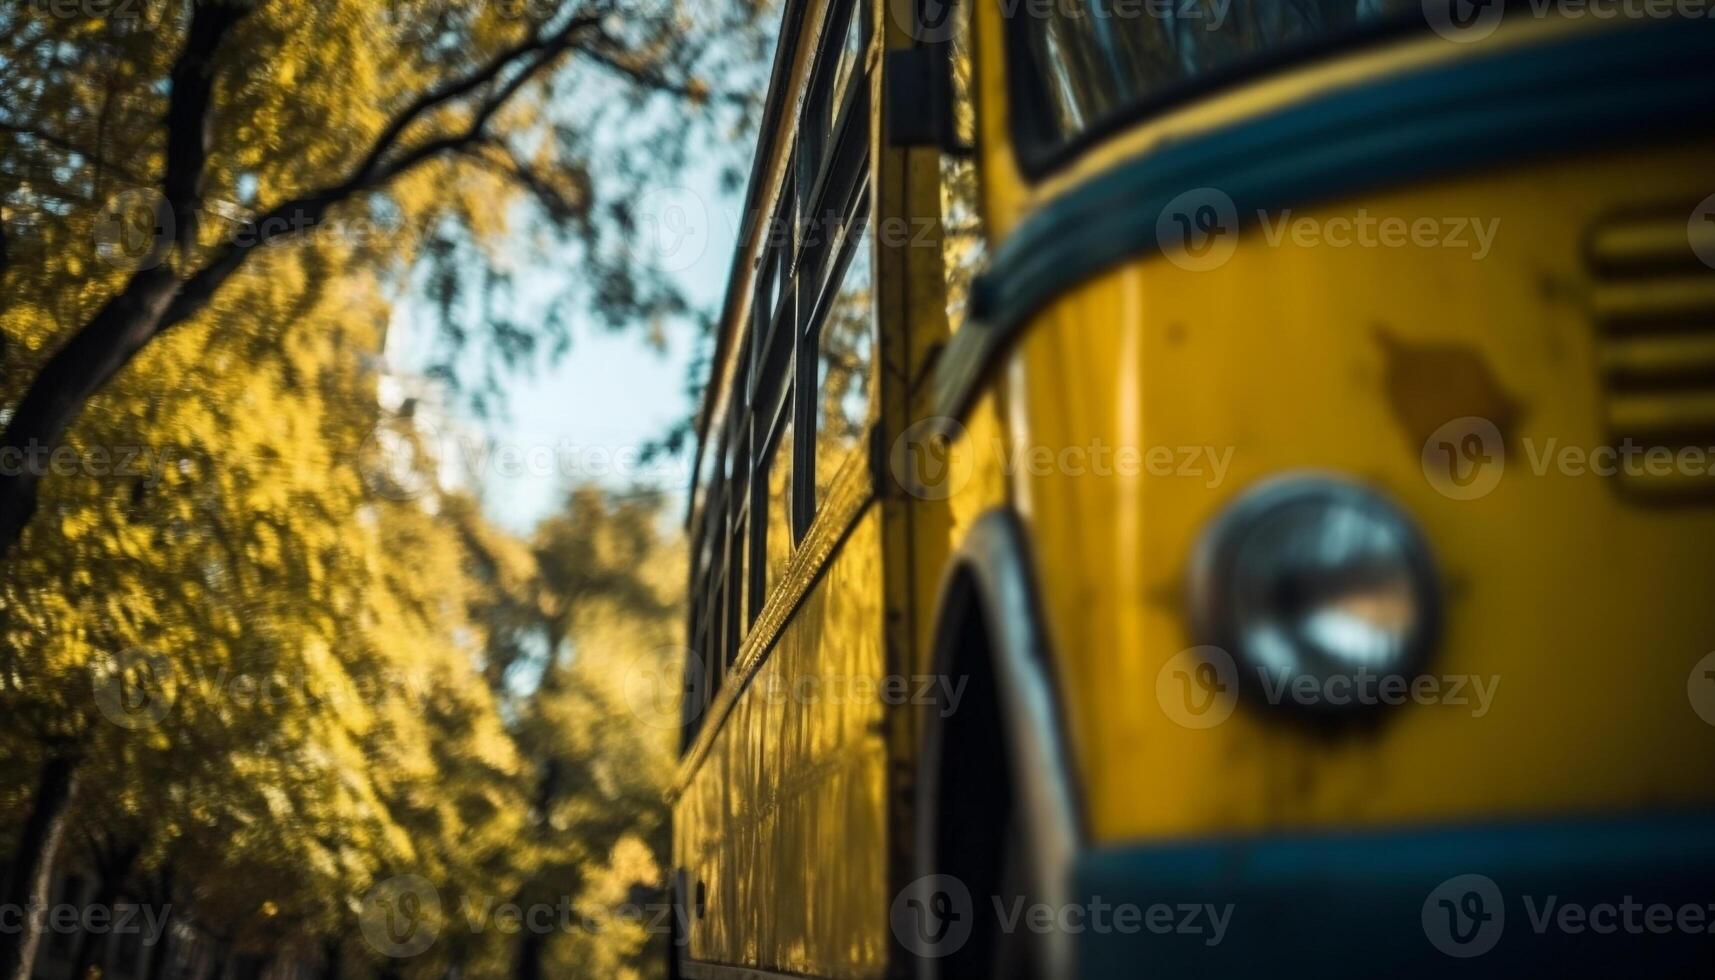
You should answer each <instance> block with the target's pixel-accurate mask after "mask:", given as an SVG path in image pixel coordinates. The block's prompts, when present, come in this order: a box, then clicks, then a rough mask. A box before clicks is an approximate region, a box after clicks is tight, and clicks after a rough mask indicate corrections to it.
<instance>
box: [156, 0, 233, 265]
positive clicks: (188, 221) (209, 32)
mask: <svg viewBox="0 0 1715 980" xmlns="http://www.w3.org/2000/svg"><path fill="white" fill-rule="evenodd" d="M249 12H250V11H249V7H248V6H240V5H239V4H238V2H237V0H197V3H196V6H195V10H194V12H193V13H192V15H191V26H190V30H189V32H188V33H187V34H186V36H185V46H184V48H183V49H182V50H181V51H180V52H179V58H178V60H177V61H176V62H174V63H173V71H172V76H171V77H172V94H171V96H170V97H169V101H168V103H167V172H166V176H165V177H164V178H163V179H162V181H161V191H162V193H163V194H165V195H166V198H167V204H168V205H170V206H171V207H172V209H173V213H174V214H175V215H177V216H178V219H179V220H178V232H179V243H180V245H181V246H182V247H185V248H189V247H190V246H191V245H192V244H194V243H195V242H196V216H197V212H198V211H199V210H200V208H198V207H197V203H198V198H197V185H198V184H199V183H201V182H202V175H203V170H204V169H205V168H206V167H207V165H208V121H209V109H210V107H211V106H212V105H213V102H214V58H215V54H216V53H217V52H218V51H219V50H220V46H221V42H222V41H223V40H225V38H226V35H227V34H228V33H229V32H230V31H231V30H232V29H233V27H235V26H237V24H238V22H239V21H241V20H243V19H244V17H245V15H246V14H248V13H249Z"/></svg>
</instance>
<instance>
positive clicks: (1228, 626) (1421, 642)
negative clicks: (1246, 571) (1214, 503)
mask: <svg viewBox="0 0 1715 980" xmlns="http://www.w3.org/2000/svg"><path fill="white" fill-rule="evenodd" d="M1305 506H1321V507H1323V508H1326V509H1328V510H1329V511H1330V512H1332V511H1333V510H1335V509H1339V508H1345V509H1347V510H1349V511H1352V512H1355V513H1363V514H1365V515H1366V516H1367V517H1369V518H1370V519H1372V520H1377V521H1378V526H1379V522H1382V521H1385V522H1386V525H1385V526H1386V527H1387V528H1388V529H1389V530H1390V531H1391V532H1392V533H1394V534H1396V535H1397V536H1398V545H1399V548H1398V557H1399V559H1400V560H1401V570H1402V571H1403V573H1404V578H1405V581H1406V583H1407V584H1408V585H1409V587H1410V601H1411V603H1412V608H1413V610H1414V612H1415V615H1414V617H1413V621H1412V625H1411V629H1410V630H1409V632H1407V633H1406V634H1405V635H1404V639H1403V640H1402V642H1401V649H1400V651H1399V653H1398V655H1397V656H1396V657H1394V658H1393V659H1391V660H1390V661H1389V662H1388V663H1387V664H1386V665H1385V666H1382V667H1375V668H1370V667H1363V666H1360V667H1358V668H1357V669H1355V670H1352V671H1350V672H1349V676H1353V677H1357V676H1361V675H1366V674H1367V675H1368V677H1370V678H1373V679H1374V680H1375V681H1376V682H1377V683H1380V682H1381V681H1382V680H1383V679H1386V678H1392V677H1398V678H1400V679H1402V680H1403V682H1404V683H1407V684H1409V683H1410V682H1411V681H1412V680H1413V679H1415V678H1417V677H1419V676H1422V675H1423V673H1424V671H1425V668H1426V667H1427V665H1428V662H1429V660H1430V657H1431V656H1432V654H1433V652H1434V650H1435V648H1436V647H1437V645H1438V644H1439V642H1440V638H1441V621H1442V617H1441V614H1442V590H1441V584H1440V579H1439V576H1438V575H1437V572H1436V565H1435V561H1434V558H1433V556H1432V554H1431V552H1430V549H1429V544H1428V541H1427V540H1426V539H1425V538H1424V536H1423V533H1422V531H1421V529H1420V528H1419V527H1418V525H1417V522H1416V521H1414V520H1413V519H1412V518H1411V516H1410V514H1409V513H1408V512H1407V511H1406V510H1405V509H1404V508H1403V507H1401V506H1400V505H1399V504H1397V503H1396V502H1395V501H1393V500H1392V499H1391V498H1389V497H1388V496H1387V495H1386V494H1384V493H1382V492H1380V491H1378V490H1376V489H1375V488H1373V487H1370V486H1367V485H1364V484H1362V483H1359V482H1357V481H1356V480H1354V479H1352V478H1349V477H1346V476H1344V475H1341V474H1337V473H1331V472H1327V471H1321V470H1297V471H1291V472H1287V473H1282V474H1278V475H1276V476H1273V477H1271V478H1269V479H1267V480H1264V481H1262V482H1260V483H1257V484H1255V485H1253V486H1251V487H1249V488H1247V489H1245V490H1243V491H1242V492H1240V493H1239V494H1238V496H1236V497H1235V498H1234V499H1233V500H1231V501H1230V502H1228V503H1227V504H1226V506H1225V507H1223V509H1222V510H1221V512H1220V513H1219V514H1218V515H1217V516H1216V517H1215V519H1214V520H1213V521H1211V522H1210V524H1209V526H1208V527H1207V528H1206V529H1205V530H1204V531H1203V533H1202V535H1201V536H1200V537H1199V539H1198V541H1197V544H1196V547H1195V550H1194V551H1193V554H1192V559H1191V563H1190V569H1189V581H1188V589H1187V594H1188V599H1189V613H1190V622H1191V629H1192V634H1193V636H1194V637H1195V640H1196V642H1197V643H1198V644H1200V645H1209V646H1214V647H1217V648H1219V649H1221V650H1223V651H1225V652H1227V653H1228V654H1230V655H1231V656H1232V657H1233V659H1234V661H1235V662H1236V664H1237V665H1238V667H1239V675H1240V683H1239V685H1238V686H1239V690H1240V693H1241V697H1242V699H1243V700H1248V701H1251V702H1253V703H1254V702H1266V703H1267V705H1268V706H1269V707H1271V708H1281V709H1288V710H1295V711H1297V712H1299V713H1302V714H1307V715H1311V716H1316V717H1326V718H1334V717H1342V716H1351V715H1355V714H1368V713H1369V711H1370V710H1371V708H1372V707H1373V705H1374V703H1375V702H1374V701H1365V700H1362V699H1347V700H1344V701H1342V702H1335V701H1331V700H1326V699H1323V700H1312V701H1304V700H1298V699H1294V698H1289V697H1280V696H1278V691H1279V689H1278V687H1277V690H1276V692H1275V693H1276V696H1272V697H1265V695H1266V694H1268V693H1269V691H1268V685H1267V684H1265V683H1264V682H1263V678H1264V675H1266V674H1268V673H1269V672H1270V668H1269V667H1268V666H1267V665H1266V664H1265V663H1263V662H1262V660H1261V658H1259V657H1258V655H1257V652H1256V651H1255V650H1253V649H1250V648H1249V644H1248V643H1247V641H1246V639H1245V637H1244V633H1245V626H1246V624H1245V623H1244V622H1242V621H1241V618H1240V614H1239V613H1238V611H1237V610H1236V609H1235V608H1234V607H1235V606H1236V605H1238V602H1237V601H1236V597H1237V586H1238V585H1239V584H1241V583H1243V581H1244V580H1243V579H1241V578H1240V577H1239V575H1240V573H1241V572H1242V571H1243V569H1241V568H1240V567H1239V564H1240V557H1241V555H1242V554H1243V553H1244V551H1245V548H1246V545H1248V544H1251V543H1252V542H1253V538H1254V536H1255V535H1256V534H1257V533H1258V532H1259V531H1260V530H1263V529H1266V528H1268V526H1269V525H1270V523H1271V522H1276V521H1279V520H1280V519H1281V517H1282V515H1284V514H1286V513H1288V512H1289V511H1291V510H1293V509H1295V508H1300V507H1305ZM1316 653H1317V655H1318V656H1319V657H1321V659H1322V663H1321V664H1320V666H1322V667H1324V668H1326V667H1327V665H1328V663H1331V662H1332V660H1331V658H1329V657H1327V656H1326V654H1325V651H1316ZM1286 673H1289V671H1282V672H1281V673H1280V674H1278V675H1276V680H1277V682H1278V683H1290V682H1292V681H1293V680H1295V678H1294V677H1287V676H1285V674H1286ZM1297 676H1309V677H1313V678H1317V679H1318V681H1319V682H1321V683H1326V679H1327V677H1328V676H1330V672H1329V671H1328V670H1326V669H1324V670H1322V671H1320V672H1317V671H1300V672H1299V673H1298V675H1297ZM1390 683H1392V682H1390Z"/></svg>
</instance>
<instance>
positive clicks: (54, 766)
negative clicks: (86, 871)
mask: <svg viewBox="0 0 1715 980" xmlns="http://www.w3.org/2000/svg"><path fill="white" fill-rule="evenodd" d="M77 766H78V760H77V759H76V758H74V757H72V756H69V755H53V756H50V757H49V758H48V761H47V763H46V764H44V765H43V766H42V774H41V777H40V778H39V779H37V781H36V795H35V799H34V801H33V802H32V805H31V810H30V815H29V817H28V818H27V819H26V820H25V821H24V832H23V835H22V836H21V837H20V838H19V839H18V852H17V854H16V855H14V857H13V859H12V868H11V873H10V875H9V876H8V878H7V881H8V882H9V884H8V885H7V888H6V892H7V893H6V895H5V903H6V904H7V905H9V906H11V907H13V908H19V909H23V910H24V921H23V928H22V929H20V930H19V931H18V932H15V933H5V934H0V980H30V968H31V967H32V966H33V965H34V964H35V959H36V947H37V946H38V945H40V943H41V940H42V920H43V913H44V912H45V906H46V905H47V903H48V886H49V884H50V883H51V882H52V880H53V871H54V859H55V858H56V857H57V856H58V855H59V849H60V841H61V840H62V839H63V838H64V836H65V824H66V812H67V811H68V810H69V809H70V808H71V800H72V796H73V794H74V793H76V791H77Z"/></svg>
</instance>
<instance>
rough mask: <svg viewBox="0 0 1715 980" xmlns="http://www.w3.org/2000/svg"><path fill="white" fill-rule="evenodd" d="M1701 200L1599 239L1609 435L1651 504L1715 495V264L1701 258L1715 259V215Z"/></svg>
mask: <svg viewBox="0 0 1715 980" xmlns="http://www.w3.org/2000/svg"><path fill="white" fill-rule="evenodd" d="M1693 207H1694V204H1687V205H1686V206H1684V207H1682V208H1673V209H1666V208H1664V209H1662V210H1660V211H1658V212H1655V213H1653V214H1649V215H1642V216H1631V217H1626V218H1621V219H1615V220H1612V221H1609V222H1606V223H1604V224H1603V225H1602V226H1600V227H1598V228H1597V229H1596V230H1595V232H1594V233H1593V234H1592V236H1591V238H1590V251H1589V255H1590V265H1591V269H1590V271H1591V279H1592V284H1593V286H1594V293H1593V300H1592V311H1593V315H1594V318H1595V326H1596V355H1597V369H1598V371H1599V372H1600V374H1601V405H1602V420H1603V430H1604V437H1605V438H1606V440H1607V441H1608V444H1609V445H1610V446H1611V447H1613V448H1615V449H1616V450H1618V451H1620V452H1621V453H1623V454H1628V455H1624V456H1622V460H1625V459H1630V460H1631V463H1630V465H1623V466H1621V467H1620V472H1619V473H1618V474H1617V475H1616V477H1615V481H1614V482H1615V485H1616V486H1617V487H1618V488H1619V490H1620V491H1621V492H1622V493H1624V494H1626V495H1627V496H1628V497H1633V498H1635V499H1637V500H1639V501H1641V502H1646V503H1661V504H1671V503H1691V502H1705V503H1708V502H1715V476H1711V475H1710V471H1711V469H1712V468H1715V265H1711V264H1706V263H1705V262H1704V261H1703V260H1702V259H1700V258H1699V256H1703V257H1705V258H1708V259H1709V260H1710V261H1711V262H1715V221H1704V222H1694V221H1692V220H1691V219H1692V215H1693ZM1651 450H1653V455H1652V454H1651ZM1662 450H1667V451H1668V452H1671V453H1672V458H1671V460H1669V459H1667V458H1666V457H1665V456H1664V454H1663V452H1662Z"/></svg>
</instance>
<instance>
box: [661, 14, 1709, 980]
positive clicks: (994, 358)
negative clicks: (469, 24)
mask: <svg viewBox="0 0 1715 980" xmlns="http://www.w3.org/2000/svg"><path fill="white" fill-rule="evenodd" d="M763 123H764V124H763V128H762V137H761V140H760V145H759V146H758V149H757V152H756V157H755V165H754V172H753V177H752V181H751V184H750V187H749V190H748V197H747V202H746V206H745V213H746V215H747V219H748V220H747V225H746V227H745V228H744V229H743V232H742V234H741V236H740V243H739V247H738V249H737V254H736V255H735V256H734V259H733V263H732V270H731V280H730V282H731V285H730V289H729V291H728V294H727V298H726V302H725V307H724V312H723V316H722V320H721V326H720V331H719V339H718V343H717V347H716V351H715V356H714V359H713V370H712V374H711V377H710V378H709V383H708V387H707V394H706V399H705V403H704V406H703V408H702V411H701V413H700V416H699V422H698V427H699V434H700V446H699V450H698V455H697V463H696V474H697V475H696V482H695V488H694V492H693V500H692V505H691V513H690V517H689V532H690V540H691V543H692V547H691V555H692V559H691V568H690V570H689V576H690V577H689V583H690V595H691V597H692V601H691V614H690V623H689V640H688V655H687V657H686V674H685V686H686V696H685V711H684V721H685V728H684V733H685V738H684V746H683V756H682V760H681V768H680V771H679V773H678V775H677V778H676V780H675V782H674V788H673V790H672V796H673V815H674V827H673V853H674V864H675V867H674V869H673V895H674V901H675V903H676V916H675V919H676V922H677V926H676V932H677V935H676V937H675V944H674V948H675V953H674V958H673V964H672V969H673V970H674V972H675V975H677V976H683V977H691V978H710V980H727V978H731V980H737V978H747V980H749V978H760V977H775V976H793V977H797V976H807V977H830V978H854V980H855V978H880V977H905V976H913V977H936V976H939V977H989V976H994V977H1049V978H1057V977H1068V976H1081V977H1130V976H1135V975H1140V974H1143V973H1146V972H1147V973H1152V974H1154V975H1161V976H1177V975H1188V974H1191V973H1192V972H1196V973H1199V974H1208V975H1240V974H1241V973H1255V974H1257V975H1274V974H1277V973H1285V974H1289V975H1299V974H1315V975H1318V976H1399V975H1419V974H1421V975H1440V974H1443V973H1446V972H1451V971H1454V970H1458V971H1461V972H1477V973H1488V974H1493V975H1511V974H1515V973H1520V972H1524V971H1527V970H1528V971H1531V972H1537V971H1540V970H1550V969H1551V970H1553V971H1554V972H1555V973H1556V974H1559V975H1595V976H1615V975H1628V974H1630V975H1637V974H1652V975H1683V974H1685V973H1688V972H1690V971H1691V970H1692V968H1693V967H1695V966H1698V965H1701V967H1702V968H1703V969H1704V970H1707V969H1709V967H1710V964H1711V963H1715V935H1712V934H1711V930H1712V929H1715V906H1712V904H1711V903H1715V819H1711V815H1712V813H1715V809H1712V808H1711V803H1712V800H1715V779H1712V777H1715V727H1712V726H1715V653H1711V651H1715V475H1712V472H1715V132H1712V128H1715V127H1712V123H1715V21H1712V19H1711V18H1710V16H1709V5H1708V4H1704V3H1700V2H1698V0H1580V2H1577V3H1557V2H1551V0H1537V2H1525V3H1513V4H1508V3H1504V2H1501V0H1490V2H1484V0H1424V2H1419V0H1273V2H1264V0H876V2H873V3H872V2H870V0H787V3H786V6H785V10H784V13H783V23H782V31H781V36H780V42H779V48H778V53H777V56H776V61H775V65H774V70H773V76H772V81H771V85H770V91H769V93H768V96H767V101H766V107H765V111H764V119H763Z"/></svg>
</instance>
